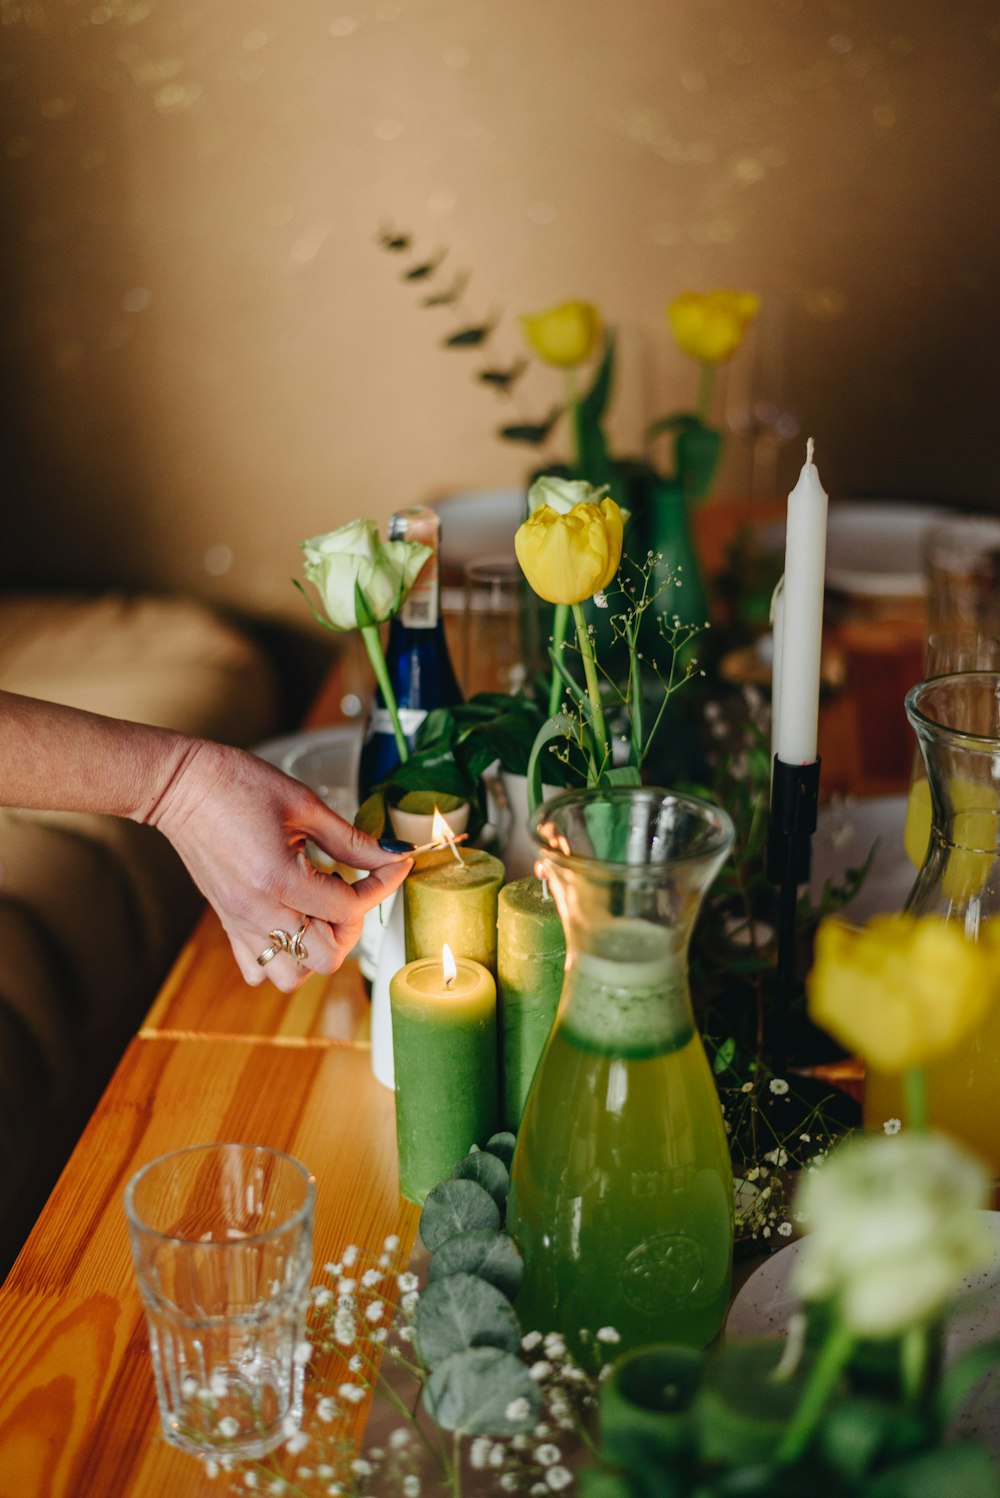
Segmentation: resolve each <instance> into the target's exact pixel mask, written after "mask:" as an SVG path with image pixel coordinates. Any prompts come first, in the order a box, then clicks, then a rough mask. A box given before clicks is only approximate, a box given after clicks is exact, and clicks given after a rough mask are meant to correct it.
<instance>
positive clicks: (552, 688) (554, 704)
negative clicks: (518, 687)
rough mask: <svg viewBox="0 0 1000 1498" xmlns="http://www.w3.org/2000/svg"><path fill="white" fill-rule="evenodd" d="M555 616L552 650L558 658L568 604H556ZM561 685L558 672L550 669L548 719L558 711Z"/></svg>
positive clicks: (563, 641)
mask: <svg viewBox="0 0 1000 1498" xmlns="http://www.w3.org/2000/svg"><path fill="white" fill-rule="evenodd" d="M555 610H556V611H555V614H554V615H553V618H552V649H553V650H554V651H555V652H556V655H557V656H558V655H559V654H560V652H561V651H562V648H563V646H564V645H565V643H566V630H567V629H568V627H569V604H567V603H557V604H556V606H555ZM563 690H564V688H563V684H562V682H561V681H560V679H559V672H558V671H557V670H556V668H555V666H553V667H552V680H551V682H550V683H549V717H550V718H554V717H555V715H556V713H557V712H558V711H559V703H560V702H561V700H562V694H563Z"/></svg>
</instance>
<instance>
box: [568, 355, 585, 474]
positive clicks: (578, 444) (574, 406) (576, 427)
mask: <svg viewBox="0 0 1000 1498" xmlns="http://www.w3.org/2000/svg"><path fill="white" fill-rule="evenodd" d="M566 405H567V406H568V408H569V413H570V417H571V422H570V425H571V426H572V428H573V457H574V462H573V467H574V469H575V471H576V474H577V476H578V477H579V478H586V477H587V475H586V474H585V473H584V472H583V471H582V468H581V464H582V462H583V434H582V432H581V428H580V423H581V419H582V412H581V410H580V402H579V399H578V397H577V390H576V369H575V368H574V369H567V370H566Z"/></svg>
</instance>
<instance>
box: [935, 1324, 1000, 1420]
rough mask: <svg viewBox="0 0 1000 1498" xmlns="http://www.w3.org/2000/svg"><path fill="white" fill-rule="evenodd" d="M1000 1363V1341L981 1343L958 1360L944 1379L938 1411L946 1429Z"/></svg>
mask: <svg viewBox="0 0 1000 1498" xmlns="http://www.w3.org/2000/svg"><path fill="white" fill-rule="evenodd" d="M998 1363H1000V1341H997V1340H996V1339H994V1340H993V1341H990V1342H980V1343H979V1345H978V1346H976V1347H970V1348H969V1350H968V1352H965V1353H963V1354H962V1356H961V1357H960V1358H957V1359H956V1360H955V1362H954V1363H952V1364H951V1366H950V1367H949V1368H947V1369H946V1371H945V1373H944V1374H943V1376H942V1378H941V1382H940V1384H939V1386H938V1394H937V1411H938V1416H939V1418H940V1421H941V1424H942V1426H945V1425H948V1424H949V1423H950V1421H952V1420H953V1419H954V1418H955V1416H956V1415H957V1414H958V1412H959V1410H960V1409H961V1408H962V1406H963V1404H964V1403H965V1401H966V1400H967V1399H968V1397H969V1395H970V1394H971V1393H972V1391H973V1389H974V1388H975V1387H976V1385H977V1384H978V1383H980V1382H981V1381H982V1380H983V1379H984V1378H985V1377H986V1376H987V1375H988V1374H990V1373H992V1372H993V1370H994V1369H995V1368H996V1366H997V1364H998Z"/></svg>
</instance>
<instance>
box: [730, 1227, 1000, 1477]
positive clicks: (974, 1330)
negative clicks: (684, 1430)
mask: <svg viewBox="0 0 1000 1498" xmlns="http://www.w3.org/2000/svg"><path fill="white" fill-rule="evenodd" d="M983 1215H984V1216H985V1218H986V1220H987V1226H988V1228H989V1231H990V1234H991V1236H992V1238H993V1242H994V1250H995V1256H994V1261H993V1264H992V1265H991V1266H990V1267H989V1268H988V1269H984V1270H981V1271H980V1272H979V1273H978V1274H975V1275H969V1276H968V1277H967V1278H966V1279H965V1280H964V1281H963V1283H962V1288H961V1290H960V1291H959V1296H958V1303H957V1307H956V1310H955V1314H954V1315H953V1316H952V1317H951V1318H950V1320H949V1322H948V1337H947V1340H946V1342H945V1357H946V1359H948V1360H949V1361H951V1360H954V1359H955V1358H957V1357H958V1356H959V1355H960V1354H961V1353H963V1352H966V1351H967V1350H968V1349H969V1348H970V1347H973V1346H974V1345H975V1344H976V1343H977V1342H986V1341H988V1340H989V1339H990V1338H993V1337H1000V1212H986V1213H984V1214H983ZM801 1249H802V1244H801V1242H799V1243H789V1244H788V1245H787V1246H786V1247H785V1248H782V1249H779V1250H778V1252H777V1253H776V1254H773V1255H772V1256H771V1258H769V1259H767V1260H766V1261H765V1262H764V1263H763V1264H761V1265H760V1267H759V1268H758V1269H755V1270H754V1272H753V1274H752V1275H751V1276H750V1278H749V1279H748V1280H747V1282H746V1284H745V1285H743V1286H742V1287H741V1289H740V1290H739V1291H738V1293H737V1295H736V1296H735V1298H734V1300H733V1303H732V1305H731V1306H730V1308H729V1315H728V1317H727V1318H726V1336H727V1337H768V1336H774V1335H775V1334H776V1333H778V1334H781V1335H784V1332H785V1330H786V1328H787V1326H788V1321H789V1318H790V1317H791V1315H792V1314H793V1312H794V1311H796V1310H797V1309H798V1301H797V1300H796V1298H795V1296H794V1295H793V1294H792V1292H791V1289H790V1284H789V1282H790V1280H791V1274H792V1266H793V1265H794V1263H795V1260H796V1258H797V1256H798V1254H799V1252H800V1251H801ZM987 1390H988V1391H989V1396H990V1397H989V1398H987V1397H986V1393H987ZM998 1396H1000V1369H998V1370H995V1371H993V1372H991V1373H990V1374H989V1375H988V1377H987V1378H986V1379H985V1380H984V1381H983V1383H982V1384H981V1385H980V1388H979V1394H978V1397H977V1399H976V1404H977V1406H983V1405H985V1406H986V1407H985V1408H982V1407H979V1408H975V1409H967V1410H964V1411H963V1412H962V1413H961V1414H959V1416H958V1417H957V1419H956V1420H955V1421H954V1423H953V1426H952V1430H953V1432H954V1433H956V1434H959V1433H960V1434H962V1435H978V1436H979V1437H981V1439H983V1440H984V1441H986V1442H987V1444H988V1445H989V1446H990V1448H991V1450H992V1451H993V1452H994V1454H997V1453H998V1452H1000V1408H998V1406H997V1399H998Z"/></svg>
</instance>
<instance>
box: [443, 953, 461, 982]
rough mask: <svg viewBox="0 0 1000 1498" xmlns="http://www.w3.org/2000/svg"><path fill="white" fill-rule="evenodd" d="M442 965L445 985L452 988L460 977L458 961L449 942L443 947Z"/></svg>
mask: <svg viewBox="0 0 1000 1498" xmlns="http://www.w3.org/2000/svg"><path fill="white" fill-rule="evenodd" d="M441 967H442V970H443V972H444V986H445V988H450V987H451V985H452V984H453V983H454V981H455V979H456V978H457V977H458V963H457V962H456V961H455V959H454V957H453V956H452V955H451V947H449V945H448V943H447V942H445V943H444V944H443V946H442V947H441Z"/></svg>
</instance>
